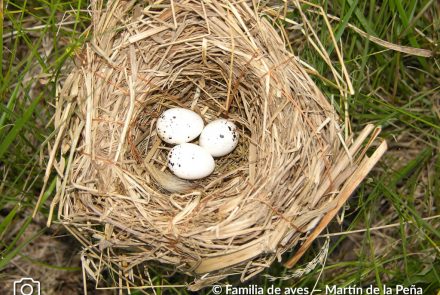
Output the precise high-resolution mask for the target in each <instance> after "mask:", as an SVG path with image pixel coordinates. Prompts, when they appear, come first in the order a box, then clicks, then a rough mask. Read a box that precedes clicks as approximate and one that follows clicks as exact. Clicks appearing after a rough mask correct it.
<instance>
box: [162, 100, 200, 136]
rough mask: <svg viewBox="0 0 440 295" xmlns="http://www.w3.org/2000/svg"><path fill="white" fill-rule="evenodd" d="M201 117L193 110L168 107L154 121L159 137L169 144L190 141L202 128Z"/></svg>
mask: <svg viewBox="0 0 440 295" xmlns="http://www.w3.org/2000/svg"><path fill="white" fill-rule="evenodd" d="M204 125H205V124H204V123H203V119H202V118H201V117H200V116H199V115H198V114H197V113H195V112H193V111H191V110H188V109H184V108H172V109H168V110H166V111H165V112H163V113H162V115H160V117H159V119H158V120H157V123H156V131H157V134H158V135H159V137H160V138H161V139H162V140H163V141H165V142H167V143H171V144H180V143H184V142H190V141H191V140H193V139H194V138H196V137H197V136H199V135H200V133H201V132H202V130H203V126H204Z"/></svg>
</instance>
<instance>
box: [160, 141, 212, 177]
mask: <svg viewBox="0 0 440 295" xmlns="http://www.w3.org/2000/svg"><path fill="white" fill-rule="evenodd" d="M168 168H170V170H171V171H172V172H173V173H174V174H175V175H176V176H177V177H180V178H183V179H189V180H194V179H200V178H204V177H206V176H208V175H209V174H211V173H212V171H214V168H215V162H214V158H213V157H212V156H211V155H210V154H209V153H208V151H207V150H205V149H204V148H202V147H200V146H198V145H196V144H193V143H182V144H179V145H176V146H175V147H173V148H172V149H171V151H170V153H169V154H168Z"/></svg>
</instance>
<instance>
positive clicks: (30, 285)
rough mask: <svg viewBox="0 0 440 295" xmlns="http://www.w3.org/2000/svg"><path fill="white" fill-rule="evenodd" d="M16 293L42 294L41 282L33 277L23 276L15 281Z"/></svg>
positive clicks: (27, 294) (25, 294)
mask: <svg viewBox="0 0 440 295" xmlns="http://www.w3.org/2000/svg"><path fill="white" fill-rule="evenodd" d="M14 295H40V282H39V281H35V280H34V279H33V278H21V279H20V280H18V281H15V282H14Z"/></svg>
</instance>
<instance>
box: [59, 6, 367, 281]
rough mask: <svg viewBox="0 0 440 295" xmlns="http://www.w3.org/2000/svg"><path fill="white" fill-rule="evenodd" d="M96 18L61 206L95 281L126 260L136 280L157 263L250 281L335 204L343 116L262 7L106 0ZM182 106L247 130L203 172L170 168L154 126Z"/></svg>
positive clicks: (81, 56) (75, 107)
mask: <svg viewBox="0 0 440 295" xmlns="http://www.w3.org/2000/svg"><path fill="white" fill-rule="evenodd" d="M92 16H93V18H92V27H91V41H90V42H88V43H86V44H85V46H84V47H83V48H82V50H81V52H79V53H78V54H77V56H76V65H75V66H74V67H73V68H72V71H71V72H70V74H69V75H68V77H67V79H66V81H65V83H64V86H63V89H62V91H61V93H60V99H59V101H58V103H57V113H56V118H55V125H56V127H57V128H58V129H59V131H60V133H59V134H61V135H60V136H59V139H57V140H59V141H60V142H62V143H63V145H60V146H64V147H65V148H64V149H62V151H64V152H65V153H64V154H63V152H62V153H61V154H62V156H61V160H60V164H59V167H58V168H59V169H58V170H59V171H64V172H63V173H62V178H61V180H60V181H59V185H58V190H57V191H58V193H57V196H56V198H55V200H54V202H53V204H52V207H53V206H55V204H58V208H59V210H58V217H59V219H60V220H61V221H62V222H63V224H65V225H66V227H68V229H69V230H70V231H71V232H72V233H73V234H74V235H75V236H76V237H77V238H78V239H79V240H80V241H81V242H82V243H83V244H84V245H85V255H87V257H88V258H87V259H90V260H89V263H88V264H87V268H86V270H87V272H88V273H89V274H90V275H92V276H93V277H94V278H95V279H99V277H100V272H102V271H103V269H104V268H108V269H110V270H113V271H114V272H115V273H118V272H119V270H122V271H123V273H125V274H128V276H129V277H130V278H131V280H129V281H130V282H129V284H130V285H132V286H136V285H139V284H142V283H139V282H142V279H140V278H142V275H141V274H142V273H143V271H144V269H145V267H146V265H148V263H152V262H157V263H160V264H165V265H168V266H172V267H173V268H174V269H175V270H177V271H180V272H183V273H187V274H190V275H193V276H195V277H196V280H195V285H194V287H193V288H194V289H197V288H199V287H202V286H204V285H206V284H209V283H210V282H213V281H216V280H219V279H221V278H224V277H226V276H228V275H230V274H241V278H242V280H245V279H247V278H249V277H251V276H253V275H255V274H256V273H258V272H260V271H261V270H263V269H264V268H265V267H267V266H269V265H270V264H271V263H272V262H273V261H274V260H275V259H276V258H277V257H278V258H279V257H281V254H283V253H284V252H285V251H287V250H289V249H291V248H292V247H293V246H294V245H295V244H297V243H298V241H299V240H300V238H301V237H304V235H306V234H307V232H309V231H310V230H311V229H312V228H313V227H314V226H315V225H316V224H317V223H318V222H319V221H320V220H321V218H322V216H324V215H325V214H326V213H327V212H328V211H329V210H331V209H333V208H334V207H335V206H336V204H337V201H338V200H337V198H336V196H337V192H338V189H339V188H340V187H341V186H342V185H343V184H344V181H345V180H346V179H347V178H348V176H349V175H350V173H352V172H353V171H354V168H355V167H354V166H352V167H351V168H350V169H346V168H347V159H345V158H344V157H346V151H345V150H344V148H343V145H342V144H341V141H340V140H339V138H338V132H339V130H338V124H339V123H338V122H339V121H338V116H337V115H336V113H335V110H334V109H333V107H332V106H331V105H330V104H329V103H328V102H327V100H326V98H325V97H324V96H323V95H322V93H321V92H320V91H319V89H318V88H317V87H316V85H315V84H314V82H313V81H312V80H311V79H310V77H309V76H308V75H307V73H306V72H305V71H304V69H303V68H302V67H301V66H300V64H299V62H298V60H297V58H296V57H295V56H293V55H292V54H291V53H289V52H288V51H287V50H286V49H285V47H286V46H285V42H284V41H283V40H282V39H281V38H280V36H279V35H278V33H277V31H276V30H275V29H274V26H273V24H272V23H271V22H270V21H269V18H263V17H262V15H260V12H259V10H258V7H254V6H253V5H252V4H251V3H249V2H246V1H241V2H237V3H235V2H234V3H232V2H229V1H223V0H215V1H214V0H211V1H178V2H177V1H174V2H173V1H171V2H166V1H161V4H160V5H154V4H153V5H149V6H147V7H141V6H136V5H134V2H125V1H111V2H109V3H108V4H107V6H106V7H105V8H104V7H103V4H102V3H100V2H99V1H98V2H96V3H94V7H93V15H92ZM175 106H179V107H185V108H189V109H192V110H194V111H196V112H197V113H199V114H200V115H201V116H202V117H203V118H204V120H205V123H207V122H210V121H212V120H214V119H216V118H228V119H229V120H232V121H233V122H234V123H235V124H236V125H237V126H238V129H239V132H240V141H239V145H238V147H237V148H236V149H235V150H234V151H233V152H232V153H231V154H229V155H227V156H225V157H222V158H219V159H217V160H216V169H215V171H214V173H213V174H211V175H210V176H209V177H207V178H205V179H202V180H198V181H191V182H190V181H182V180H179V179H177V178H176V177H173V176H172V175H171V174H170V172H169V171H168V170H167V169H166V164H167V163H166V159H167V152H168V150H169V149H170V148H171V146H170V145H168V144H166V143H164V142H162V141H160V139H159V138H158V136H157V134H156V132H155V122H156V120H157V118H158V116H159V115H160V114H161V113H162V112H163V111H164V110H166V109H168V108H171V107H175ZM358 148H359V147H358ZM66 151H69V153H66ZM342 160H343V161H342ZM344 161H345V162H344ZM341 162H343V163H345V164H341ZM118 269H119V270H118Z"/></svg>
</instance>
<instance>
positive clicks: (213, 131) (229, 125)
mask: <svg viewBox="0 0 440 295" xmlns="http://www.w3.org/2000/svg"><path fill="white" fill-rule="evenodd" d="M199 144H200V146H201V147H203V148H205V149H206V150H207V151H208V152H209V153H210V154H211V155H212V156H213V157H221V156H224V155H227V154H229V153H230V152H232V151H233V150H234V149H235V147H236V146H237V144H238V132H237V127H236V126H235V124H234V123H233V122H231V121H229V120H226V119H217V120H215V121H212V122H211V123H209V124H208V125H206V127H205V129H203V131H202V134H200V141H199Z"/></svg>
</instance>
